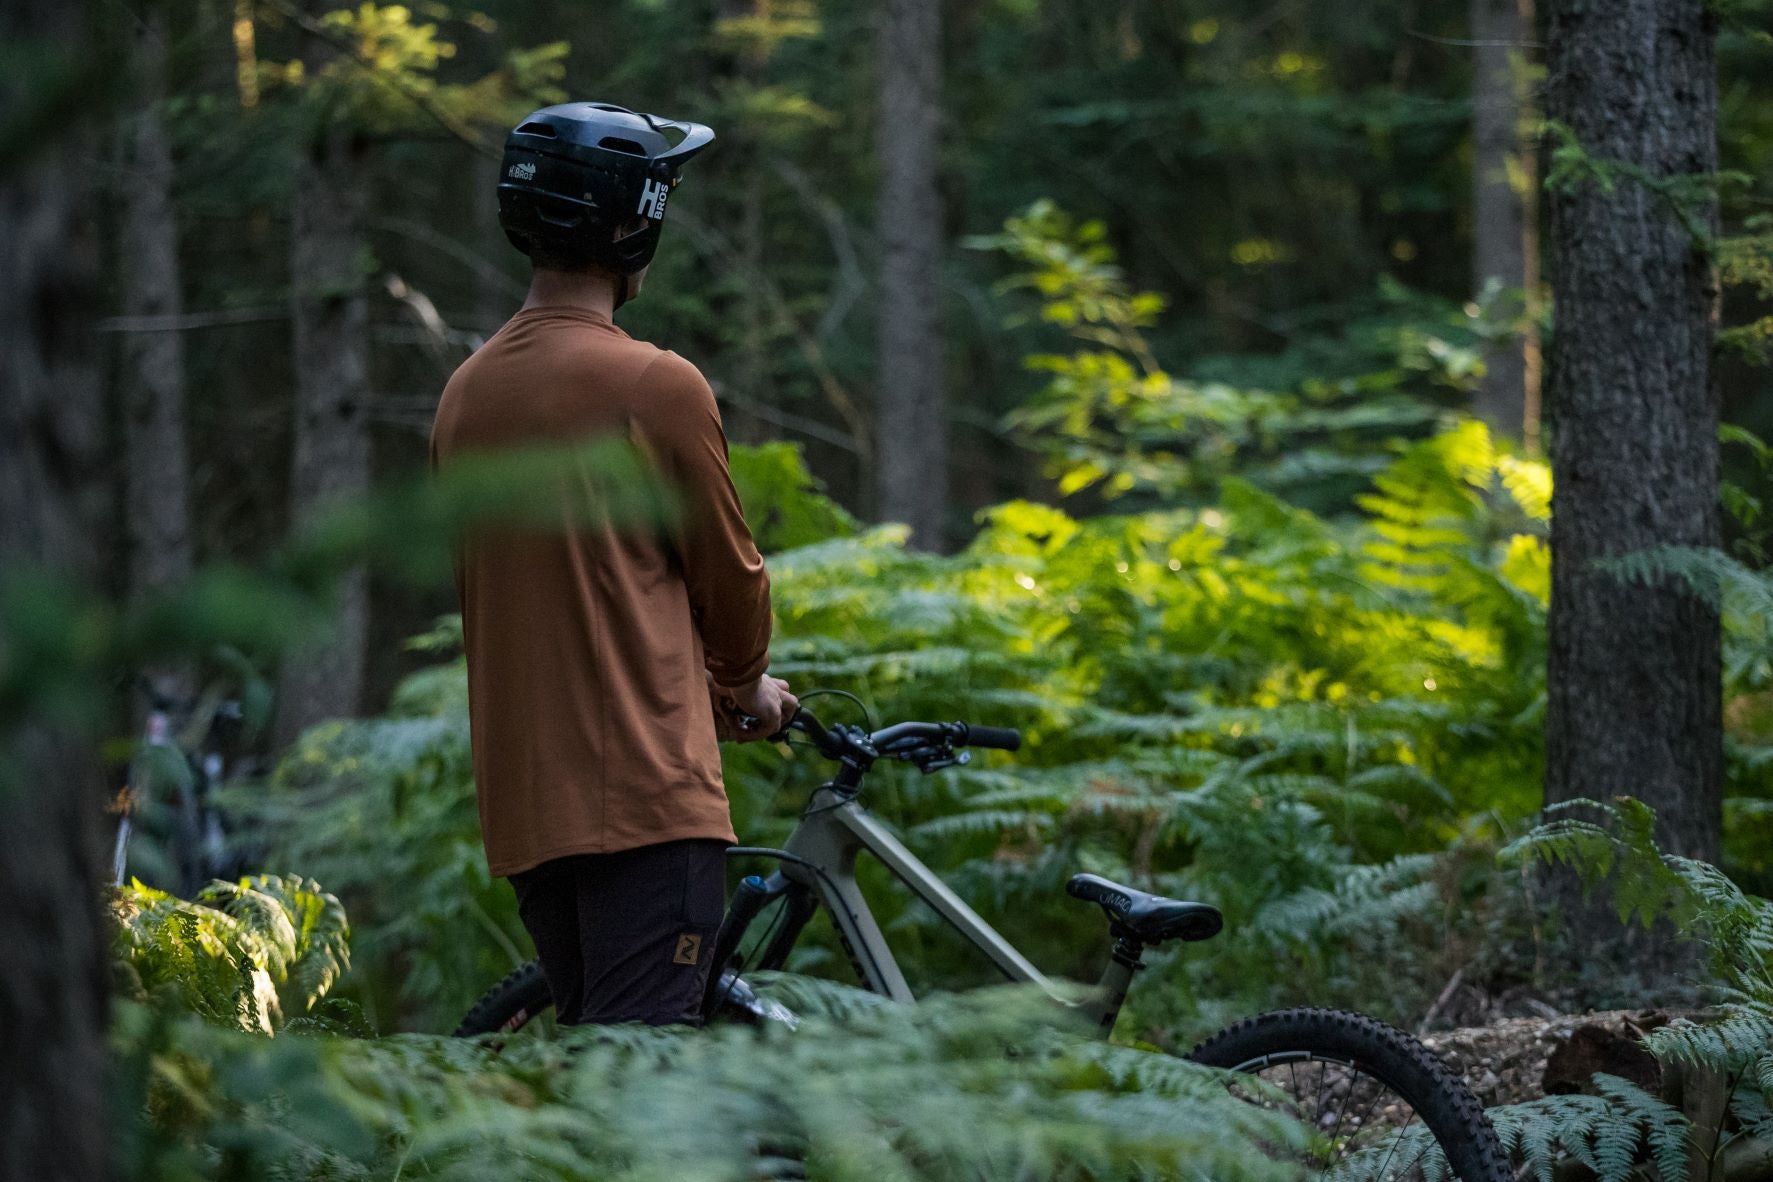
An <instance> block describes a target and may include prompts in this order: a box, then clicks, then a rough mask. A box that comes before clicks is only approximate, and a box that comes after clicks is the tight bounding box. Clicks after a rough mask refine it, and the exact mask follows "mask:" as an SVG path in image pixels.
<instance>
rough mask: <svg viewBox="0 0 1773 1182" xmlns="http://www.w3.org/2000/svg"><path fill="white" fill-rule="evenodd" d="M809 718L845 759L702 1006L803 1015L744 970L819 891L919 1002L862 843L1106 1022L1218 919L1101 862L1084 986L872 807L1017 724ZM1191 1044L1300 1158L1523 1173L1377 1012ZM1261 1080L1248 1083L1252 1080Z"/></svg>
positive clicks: (874, 966)
mask: <svg viewBox="0 0 1773 1182" xmlns="http://www.w3.org/2000/svg"><path fill="white" fill-rule="evenodd" d="M790 732H797V733H799V734H800V735H803V736H805V737H806V738H807V739H809V740H810V741H811V745H812V747H813V748H814V749H815V750H816V751H817V752H818V753H819V754H820V755H821V756H823V757H824V758H826V759H828V760H831V761H833V762H835V763H836V764H837V765H838V768H837V771H836V773H835V775H833V776H832V778H831V779H829V780H827V781H826V782H825V783H824V784H822V785H820V786H819V787H818V788H817V789H815V790H814V791H813V793H812V796H811V799H810V800H809V801H808V803H807V805H806V807H805V809H804V810H803V811H802V813H801V815H800V821H799V824H798V825H797V826H796V828H795V830H794V832H793V834H792V835H791V836H790V837H789V838H788V840H787V842H786V843H785V845H784V846H783V848H780V849H775V848H768V847H761V846H736V847H733V848H732V849H730V850H729V851H728V853H729V854H730V855H734V856H746V857H760V858H769V859H773V860H774V861H775V862H776V863H777V867H778V868H777V870H776V871H775V872H774V873H773V874H771V875H769V876H768V877H767V878H766V877H762V876H759V875H756V874H753V875H749V876H747V877H746V878H744V879H743V880H742V881H741V882H740V883H739V885H738V888H737V889H736V890H735V891H734V893H733V897H732V900H731V902H730V904H729V906H728V910H727V915H726V918H725V920H724V922H723V923H722V924H721V926H720V929H719V931H718V934H717V936H716V938H715V943H714V951H713V959H712V960H711V962H710V965H711V968H710V972H709V982H708V987H707V993H706V996H705V998H704V1005H703V1015H704V1018H705V1020H707V1021H747V1022H759V1021H767V1020H771V1019H775V1020H781V1021H786V1022H789V1023H790V1024H792V1022H793V1016H792V1015H791V1014H788V1013H787V1012H786V1011H784V1010H783V1009H782V1008H781V1007H779V1006H775V1005H773V1004H772V1003H770V1002H768V1001H766V1000H763V999H761V998H759V997H758V995H757V994H756V993H755V991H753V990H752V989H751V988H750V987H749V986H748V985H746V983H745V981H744V978H743V977H742V975H741V974H742V972H744V971H745V970H747V969H751V970H759V971H765V970H778V969H781V968H782V967H783V966H784V965H785V964H786V962H787V959H788V955H789V953H790V952H791V951H792V950H793V948H794V945H795V942H796V941H797V940H798V939H799V938H800V935H801V933H802V932H803V931H804V930H805V929H806V926H807V924H808V923H809V922H810V921H811V920H812V918H813V916H814V915H815V914H816V913H817V912H818V910H819V909H820V908H821V907H823V908H824V909H825V911H826V912H828V913H829V915H830V916H831V920H832V922H833V924H834V925H835V927H836V929H837V935H838V937H839V942H840V943H841V945H842V947H843V949H844V952H845V954H846V955H847V956H848V957H849V959H850V961H851V963H852V965H853V966H854V968H855V972H856V975H857V977H858V978H859V979H860V980H861V982H862V984H863V985H864V986H865V987H866V988H868V989H870V990H872V991H874V992H876V993H879V994H881V995H883V996H885V997H888V998H891V999H893V1000H895V1001H900V1002H907V1003H909V1002H914V1001H915V1000H916V999H915V997H914V996H913V994H912V991H911V987H910V985H909V984H908V983H907V981H906V979H905V976H904V974H903V973H902V972H901V971H900V968H899V965H898V963H897V962H896V961H895V960H894V958H893V953H892V949H891V948H890V947H889V946H888V944H887V941H886V938H885V936H884V934H883V933H882V931H881V929H880V925H879V924H878V923H877V922H876V921H875V919H874V916H873V913H872V912H871V911H870V909H869V906H868V901H867V899H866V898H864V897H863V895H862V892H861V890H860V889H859V887H858V886H857V883H856V875H855V870H856V859H857V857H858V856H859V855H860V854H862V853H863V852H867V853H868V854H869V855H871V856H872V857H874V858H875V859H877V860H878V861H879V862H880V863H881V864H882V865H884V866H885V867H886V869H887V870H888V871H890V872H891V873H892V874H893V875H895V876H896V877H897V878H898V879H899V880H900V881H901V882H902V883H904V884H905V886H906V887H907V888H909V889H910V891H911V893H912V894H914V895H915V896H917V897H918V898H919V899H921V900H923V902H925V903H926V904H928V905H929V906H930V907H931V908H932V909H933V910H934V911H935V912H936V914H937V915H939V916H940V917H941V918H942V919H943V920H944V921H945V922H946V923H948V924H949V925H950V926H951V927H953V928H954V929H955V930H956V931H957V932H959V933H960V935H961V936H962V937H963V938H964V939H965V940H967V941H968V942H969V943H971V944H972V945H973V946H974V947H976V948H978V949H979V951H980V952H982V953H984V955H985V956H986V957H987V958H988V959H989V960H990V961H991V962H992V963H993V964H994V965H995V966H996V967H997V968H998V969H999V970H1000V971H1001V972H1002V973H1003V974H1004V976H1006V977H1008V978H1009V979H1010V980H1012V981H1020V982H1026V983H1029V984H1031V985H1033V986H1035V987H1037V988H1039V989H1040V990H1042V991H1044V992H1045V993H1046V994H1047V995H1048V996H1049V997H1051V998H1052V999H1053V1001H1054V1002H1055V1003H1056V1004H1058V1005H1060V1006H1064V1007H1067V1008H1069V1009H1071V1010H1072V1011H1074V1012H1079V1013H1081V1014H1082V1015H1083V1016H1084V1017H1085V1018H1086V1019H1087V1020H1088V1021H1090V1022H1091V1023H1092V1024H1093V1025H1094V1027H1095V1029H1096V1030H1097V1032H1098V1033H1099V1034H1100V1035H1101V1036H1102V1037H1104V1038H1106V1037H1107V1036H1108V1034H1109V1032H1110V1031H1111V1030H1112V1029H1113V1028H1114V1022H1115V1018H1116V1017H1117V1016H1118V1014H1119V1013H1120V1009H1121V1005H1122V1003H1123V1002H1124V1001H1125V1000H1126V996H1127V990H1128V988H1129V986H1130V985H1131V984H1132V980H1133V976H1134V974H1135V973H1137V972H1138V971H1139V969H1140V968H1141V967H1142V964H1143V957H1144V954H1145V951H1146V949H1148V948H1152V947H1155V946H1157V945H1161V944H1165V943H1169V942H1171V941H1180V942H1182V943H1185V944H1186V943H1197V942H1199V941H1203V940H1208V939H1211V938H1212V937H1214V936H1216V935H1218V934H1219V932H1220V930H1221V928H1222V927H1223V926H1224V924H1223V918H1222V916H1221V915H1220V912H1219V910H1218V909H1217V908H1216V907H1214V906H1212V905H1211V904H1209V903H1202V902H1191V901H1188V900H1182V899H1170V898H1165V897H1163V896H1160V895H1153V894H1149V893H1147V892H1145V891H1141V890H1137V889H1135V888H1133V887H1130V886H1126V885H1123V884H1121V883H1117V882H1111V881H1109V880H1108V879H1105V878H1101V877H1098V876H1097V875H1093V874H1078V875H1076V876H1074V877H1073V878H1072V879H1071V880H1070V882H1069V883H1068V884H1067V886H1066V891H1067V893H1068V894H1070V895H1071V896H1072V897H1073V898H1075V899H1078V900H1081V901H1082V902H1084V903H1088V904H1094V905H1095V906H1097V907H1100V908H1101V910H1102V913H1103V915H1104V917H1105V918H1106V920H1107V923H1108V931H1109V936H1110V938H1111V941H1112V951H1111V953H1110V956H1109V961H1108V964H1107V966H1106V967H1105V968H1104V970H1103V972H1102V977H1101V979H1100V980H1099V981H1098V982H1097V983H1096V985H1095V986H1094V988H1090V989H1086V990H1084V991H1083V992H1082V993H1081V994H1080V993H1079V992H1078V991H1077V990H1076V989H1070V990H1068V989H1066V988H1063V987H1062V986H1060V985H1059V984H1057V983H1055V982H1053V981H1050V980H1049V979H1048V978H1047V977H1046V976H1045V975H1043V974H1042V973H1041V971H1040V970H1039V969H1037V968H1036V967H1035V966H1034V965H1033V964H1031V963H1029V961H1028V960H1027V958H1025V957H1024V956H1023V955H1022V954H1021V953H1020V952H1018V951H1017V950H1016V948H1015V946H1014V945H1012V944H1011V943H1010V942H1009V941H1008V940H1006V939H1005V938H1004V937H1003V936H1001V935H999V934H998V933H997V932H996V931H995V930H994V929H993V928H992V927H991V926H990V924H988V923H986V921H985V920H984V919H982V918H981V917H980V916H979V915H978V914H977V913H975V912H974V911H973V910H972V908H970V907H969V906H967V904H966V902H965V901H964V900H962V899H961V898H960V897H959V896H958V895H956V894H955V893H954V891H952V890H951V889H950V888H949V887H948V886H947V884H945V883H944V882H943V881H942V880H941V879H940V878H939V877H937V875H936V874H935V872H933V871H932V870H930V869H929V868H928V867H927V866H925V865H924V864H923V863H922V862H921V861H919V860H918V859H917V857H916V856H915V855H914V854H913V853H912V852H911V851H910V850H909V849H907V848H906V847H905V845H904V844H903V843H902V842H900V841H899V840H898V838H896V837H894V836H893V834H892V833H891V832H890V831H889V830H888V829H887V828H886V827H885V826H884V825H882V824H881V823H880V822H879V821H878V820H876V819H875V818H874V817H872V816H870V815H869V813H868V811H867V810H866V809H865V808H864V807H863V806H862V803H861V795H862V791H863V784H864V780H865V778H866V777H867V774H868V772H869V770H870V769H871V768H872V767H873V766H874V765H875V764H876V763H878V762H880V761H881V760H895V761H900V762H904V763H908V764H911V765H912V766H914V767H917V768H918V769H919V770H921V771H923V772H925V773H929V772H934V771H938V770H940V769H942V768H945V767H952V766H955V765H957V764H964V763H966V762H968V760H969V759H970V754H969V752H968V751H967V750H966V749H967V748H971V747H977V748H991V749H997V750H1003V751H1014V750H1016V749H1017V748H1018V747H1019V746H1020V745H1021V736H1020V734H1019V733H1018V732H1016V731H1014V730H1008V729H1004V728H1000V727H987V726H976V725H971V724H968V723H965V722H901V723H896V724H894V725H891V726H888V727H885V728H883V729H881V730H874V731H870V730H866V729H864V728H862V727H859V726H854V725H837V726H832V727H830V728H827V727H825V726H823V725H822V724H821V723H820V722H819V720H818V718H817V717H815V716H814V715H813V714H812V713H811V712H810V711H808V710H807V709H805V708H804V707H803V708H802V709H801V710H800V711H799V712H798V713H797V714H796V715H795V717H794V718H793V720H792V721H791V722H790V723H789V724H788V726H787V727H786V728H785V729H784V730H783V732H782V733H781V734H780V735H777V736H772V737H773V738H776V739H786V738H787V737H788V735H789V733H790ZM771 905H777V906H778V907H779V910H778V912H777V914H776V917H775V919H774V922H773V924H772V925H771V928H770V930H769V931H768V932H766V935H765V938H764V940H763V941H762V943H761V946H760V948H759V949H758V950H757V951H756V956H755V958H754V960H753V961H752V962H751V963H749V964H747V963H745V961H744V958H743V957H742V956H741V955H740V952H739V950H740V947H741V945H742V942H743V937H744V936H745V934H746V932H747V930H748V929H749V928H750V927H751V926H752V923H753V921H754V920H756V919H757V917H758V916H759V914H760V913H761V912H763V910H764V909H765V908H766V907H768V906H771ZM551 1005H552V1001H551V999H550V998H549V995H548V983H547V980H546V979H545V978H544V977H543V975H542V970H541V966H540V964H539V962H531V963H529V964H527V965H524V966H523V967H521V968H519V969H517V970H516V971H515V972H513V973H511V974H510V975H509V976H508V977H506V978H505V979H504V980H503V981H501V982H499V984H498V985H496V986H494V987H493V988H492V989H491V990H490V991H489V992H488V993H487V994H486V995H485V996H484V997H482V998H481V999H480V1001H479V1002H477V1003H476V1004H475V1005H474V1007H473V1008H472V1009H471V1010H470V1011H469V1012H468V1014H467V1016H466V1017H464V1018H463V1019H462V1022H461V1025H460V1026H459V1027H458V1028H457V1029H456V1034H458V1035H462V1036H472V1035H480V1034H498V1033H502V1034H504V1035H507V1036H508V1035H510V1034H511V1033H513V1032H515V1031H518V1030H520V1029H521V1028H523V1027H524V1026H526V1025H527V1024H529V1023H531V1022H533V1021H535V1020H536V1019H537V1018H538V1017H539V1016H541V1015H542V1014H544V1013H545V1012H546V1011H547V1010H548V1009H549V1008H550V1006H551ZM1189 1057H1190V1058H1191V1059H1193V1060H1195V1061H1196V1062H1199V1063H1203V1064H1206V1065H1208V1066H1211V1067H1219V1068H1224V1069H1226V1070H1227V1071H1228V1072H1230V1074H1229V1075H1228V1076H1227V1077H1226V1078H1227V1081H1228V1082H1227V1087H1229V1088H1230V1089H1231V1090H1232V1091H1233V1092H1234V1093H1235V1094H1237V1095H1238V1096H1239V1097H1240V1098H1242V1099H1245V1100H1248V1101H1249V1102H1251V1103H1255V1104H1261V1105H1264V1106H1267V1107H1279V1108H1282V1109H1285V1110H1287V1111H1290V1112H1291V1113H1292V1114H1293V1115H1294V1116H1295V1117H1297V1118H1298V1119H1299V1120H1300V1121H1301V1122H1303V1123H1304V1124H1305V1125H1306V1126H1307V1127H1309V1128H1310V1129H1311V1130H1312V1132H1313V1136H1312V1137H1311V1138H1310V1144H1311V1146H1312V1148H1311V1150H1310V1156H1309V1159H1308V1160H1307V1161H1306V1162H1305V1164H1306V1165H1307V1166H1308V1167H1309V1168H1310V1169H1311V1170H1312V1173H1313V1176H1314V1177H1333V1178H1336V1179H1356V1178H1374V1179H1381V1178H1382V1179H1388V1180H1390V1179H1439V1178H1446V1177H1449V1176H1451V1177H1455V1178H1458V1179H1460V1182H1505V1180H1508V1179H1512V1177H1513V1175H1512V1174H1511V1172H1510V1171H1509V1169H1508V1164H1507V1158H1506V1155H1505V1154H1504V1152H1503V1149H1502V1145H1501V1143H1500V1141H1499V1140H1498V1139H1497V1136H1496V1132H1495V1130H1494V1129H1493V1128H1492V1127H1491V1125H1490V1122H1489V1120H1488V1118H1487V1117H1486V1116H1485V1115H1484V1111H1483V1107H1482V1105H1481V1104H1479V1103H1478V1100H1477V1098H1476V1097H1475V1096H1474V1095H1473V1094H1472V1092H1471V1090H1470V1089H1469V1088H1468V1087H1467V1086H1466V1085H1465V1083H1464V1081H1463V1080H1461V1079H1460V1078H1459V1077H1458V1076H1456V1075H1454V1074H1453V1073H1452V1072H1450V1071H1449V1070H1448V1069H1447V1067H1446V1065H1445V1064H1444V1063H1442V1062H1441V1061H1440V1059H1439V1058H1437V1057H1436V1056H1435V1054H1434V1053H1433V1052H1432V1051H1430V1050H1429V1049H1428V1048H1427V1047H1425V1046H1423V1045H1422V1044H1421V1043H1420V1042H1419V1041H1417V1040H1416V1039H1415V1038H1413V1037H1411V1036H1410V1035H1408V1034H1405V1033H1404V1032H1403V1031H1401V1030H1397V1029H1395V1028H1394V1027H1391V1026H1388V1025H1386V1024H1385V1023H1382V1022H1380V1021H1378V1020H1376V1019H1374V1018H1370V1017H1367V1016H1365V1015H1361V1014H1352V1013H1345V1012H1340V1011H1336V1010H1326V1009H1315V1008H1308V1009H1289V1010H1281V1011H1276V1012H1272V1013H1266V1014H1261V1015H1258V1016H1257V1017H1253V1018H1248V1019H1245V1020H1244V1021H1242V1022H1238V1023H1236V1024H1234V1025H1232V1026H1230V1027H1228V1028H1227V1029H1225V1030H1223V1031H1221V1032H1220V1033H1218V1034H1216V1035H1214V1036H1212V1037H1211V1038H1208V1039H1206V1040H1205V1041H1204V1042H1202V1043H1200V1044H1199V1045H1198V1046H1196V1047H1195V1048H1194V1050H1193V1051H1192V1052H1191V1053H1190V1055H1189ZM1250 1079H1254V1080H1258V1081H1260V1082H1259V1083H1255V1084H1253V1085H1252V1084H1251V1083H1248V1082H1245V1081H1246V1080H1250Z"/></svg>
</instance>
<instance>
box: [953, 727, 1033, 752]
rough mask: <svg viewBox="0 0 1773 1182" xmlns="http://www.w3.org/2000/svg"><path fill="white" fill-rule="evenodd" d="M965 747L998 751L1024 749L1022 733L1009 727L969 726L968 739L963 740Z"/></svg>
mask: <svg viewBox="0 0 1773 1182" xmlns="http://www.w3.org/2000/svg"><path fill="white" fill-rule="evenodd" d="M961 745H962V746H965V747H991V748H994V749H996V750H998V751H1018V750H1020V749H1021V747H1022V732H1021V731H1019V730H1016V729H1015V728H1014V727H1007V726H973V725H971V724H969V725H968V726H967V733H966V737H965V738H963V739H962V740H961Z"/></svg>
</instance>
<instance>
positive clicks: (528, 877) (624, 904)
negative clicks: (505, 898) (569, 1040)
mask: <svg viewBox="0 0 1773 1182" xmlns="http://www.w3.org/2000/svg"><path fill="white" fill-rule="evenodd" d="M726 845H727V843H726V842H724V841H716V840H705V839H700V838H698V839H692V840H687V841H667V842H663V843H661V844H659V845H649V846H642V847H640V848H639V849H633V850H623V851H622V852H620V853H615V854H576V855H574V856H572V857H568V858H557V859H555V860H554V861H552V862H544V863H542V864H541V865H540V866H537V867H536V868H535V869H533V870H525V871H523V872H521V873H519V874H513V875H512V876H511V885H512V886H513V887H514V888H516V891H517V910H518V914H519V915H521V916H522V917H523V926H524V927H526V928H528V929H529V934H530V938H531V939H533V940H534V941H535V943H536V954H537V955H538V956H539V957H540V958H541V961H542V972H543V974H544V975H545V976H547V978H548V989H549V992H551V993H552V994H553V995H554V1010H555V1017H556V1020H557V1021H559V1022H562V1023H565V1024H567V1025H573V1024H577V1023H600V1024H608V1023H615V1022H645V1023H647V1024H648V1025H652V1026H665V1025H669V1024H671V1023H674V1022H698V1021H700V1020H701V1005H702V986H703V984H704V983H705V982H706V981H707V979H708V959H709V956H710V955H711V954H712V952H713V950H714V934H715V932H716V931H717V930H718V929H719V927H720V920H721V916H722V914H723V912H724V911H725V909H726V853H725V851H726Z"/></svg>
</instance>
